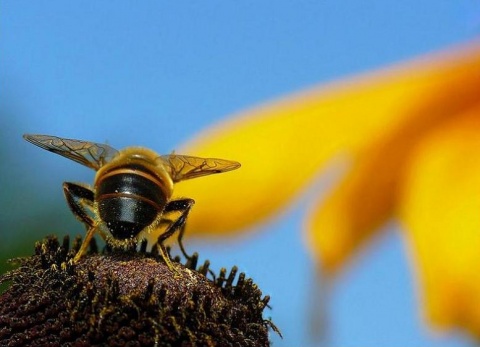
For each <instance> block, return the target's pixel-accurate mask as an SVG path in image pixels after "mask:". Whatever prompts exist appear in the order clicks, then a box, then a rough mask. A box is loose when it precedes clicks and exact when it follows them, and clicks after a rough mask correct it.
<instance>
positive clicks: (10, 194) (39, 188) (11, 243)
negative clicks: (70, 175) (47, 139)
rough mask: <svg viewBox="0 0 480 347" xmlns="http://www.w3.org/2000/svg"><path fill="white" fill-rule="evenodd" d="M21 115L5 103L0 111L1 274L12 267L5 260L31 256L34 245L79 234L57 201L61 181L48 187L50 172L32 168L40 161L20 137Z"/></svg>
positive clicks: (62, 206) (19, 110)
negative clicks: (46, 179) (54, 235)
mask: <svg viewBox="0 0 480 347" xmlns="http://www.w3.org/2000/svg"><path fill="white" fill-rule="evenodd" d="M14 109H16V110H17V112H14V111H13V110H14ZM21 115H22V114H21V107H16V108H15V107H10V108H9V107H7V106H6V105H5V103H4V104H3V105H2V108H1V109H0V163H1V169H0V182H1V193H0V223H1V224H0V225H1V229H0V236H1V242H0V273H1V274H3V273H5V272H6V271H8V270H9V269H11V268H12V265H11V264H9V262H8V260H9V259H12V258H17V257H25V256H28V255H31V254H33V252H34V247H35V242H36V241H39V240H41V239H43V238H44V237H45V236H47V235H51V234H56V235H57V236H58V237H60V238H61V237H63V236H64V235H66V234H69V235H75V234H79V233H81V232H82V231H83V227H82V226H81V225H79V223H77V222H76V220H75V219H74V217H73V216H72V215H71V214H70V213H69V210H68V207H67V205H66V204H65V203H64V201H63V199H62V198H61V194H62V193H61V191H62V187H61V181H59V182H56V180H55V183H54V185H53V186H52V182H45V177H48V175H49V172H48V169H47V170H46V171H45V167H43V166H42V167H36V165H37V166H38V164H37V163H41V159H42V158H41V157H40V156H39V157H34V153H35V150H34V149H33V148H30V147H31V145H29V144H28V143H26V142H25V141H24V140H23V139H22V134H23V133H24V132H25V130H26V128H27V125H24V124H22V118H23V117H22V116H21ZM37 153H38V152H37ZM36 169H38V170H36ZM57 169H58V168H55V167H54V168H51V170H57ZM50 192H51V193H52V194H50ZM52 196H54V198H52Z"/></svg>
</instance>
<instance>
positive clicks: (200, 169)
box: [160, 154, 240, 182]
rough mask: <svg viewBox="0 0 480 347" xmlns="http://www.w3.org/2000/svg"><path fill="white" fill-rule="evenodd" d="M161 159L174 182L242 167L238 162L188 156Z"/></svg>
mask: <svg viewBox="0 0 480 347" xmlns="http://www.w3.org/2000/svg"><path fill="white" fill-rule="evenodd" d="M160 159H161V161H162V163H163V164H164V165H165V167H166V169H167V171H169V174H170V176H171V177H172V180H173V182H179V181H183V180H187V179H190V178H195V177H200V176H207V175H211V174H216V173H220V172H225V171H230V170H235V169H238V168H239V167H240V163H237V162H236V161H231V160H225V159H216V158H199V157H192V156H188V155H178V154H170V155H162V156H160Z"/></svg>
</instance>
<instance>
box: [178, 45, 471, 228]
mask: <svg viewBox="0 0 480 347" xmlns="http://www.w3.org/2000/svg"><path fill="white" fill-rule="evenodd" d="M479 56H480V48H479V47H476V48H475V49H473V50H472V49H470V50H469V49H463V50H461V51H460V53H458V54H457V55H454V56H452V57H450V56H445V55H444V54H440V55H439V57H440V62H438V61H437V60H439V57H438V56H433V57H430V58H429V59H423V60H421V61H417V62H414V63H410V64H406V65H405V66H400V67H398V68H396V69H392V70H389V71H384V72H380V73H376V74H372V75H367V76H363V77H359V78H356V79H352V80H347V81H344V82H341V83H336V84H332V85H329V86H325V87H323V88H317V89H314V90H311V91H307V92H304V93H301V94H299V95H295V96H292V97H289V98H286V99H284V100H282V101H279V102H274V103H271V104H268V105H266V106H264V107H259V108H257V109H254V110H251V111H247V112H246V113H244V114H242V115H239V116H237V117H234V118H232V119H230V120H227V121H226V122H224V123H223V124H220V125H218V126H216V127H214V128H212V129H210V130H208V131H206V132H204V133H203V134H201V135H200V136H199V138H198V139H197V140H196V141H194V142H192V143H190V144H188V145H187V146H186V148H184V149H183V150H182V153H185V154H191V155H197V156H206V157H220V158H225V159H232V160H237V161H239V162H241V163H242V168H240V169H239V170H237V171H235V172H231V173H225V174H221V175H219V176H211V177H207V178H201V179H198V180H191V181H186V182H182V183H181V184H179V185H178V186H177V187H176V195H180V196H190V197H192V198H194V199H195V200H196V205H195V207H194V209H193V210H192V213H191V215H190V217H189V223H188V227H189V229H190V231H189V233H200V232H203V233H213V234H226V233H227V232H231V231H233V230H237V229H239V228H243V227H247V226H251V225H253V224H255V223H258V222H260V221H262V220H264V219H266V218H268V217H270V216H272V215H273V214H275V213H277V212H278V211H279V209H281V208H283V207H285V206H286V205H288V204H289V203H291V201H292V199H293V198H295V196H297V194H298V193H299V192H300V191H301V190H302V189H304V188H305V187H306V186H307V185H308V183H310V182H311V180H312V178H313V177H314V176H315V175H316V174H317V173H318V171H319V169H321V168H322V167H323V166H324V165H325V163H326V162H327V160H329V159H331V158H332V157H333V156H335V155H336V154H338V153H340V152H341V153H343V154H352V153H356V152H357V151H358V150H359V149H361V148H364V147H368V145H369V144H371V143H372V142H379V141H381V140H382V139H383V138H384V137H385V136H386V135H388V134H389V133H391V132H395V131H396V130H397V129H398V128H399V127H402V125H403V124H404V123H405V122H409V121H412V119H411V117H417V116H418V114H416V113H412V112H409V111H410V109H411V107H412V104H413V105H416V104H419V103H421V101H422V100H424V99H425V98H430V97H431V94H432V93H434V92H438V90H439V89H440V90H441V89H442V88H443V89H445V90H447V89H448V88H460V89H462V88H463V81H464V80H466V79H468V77H469V76H470V75H471V70H472V68H476V69H477V70H480V67H479V65H480V62H479ZM450 86H451V87H450ZM467 87H468V88H471V86H470V85H467ZM468 88H467V89H468ZM467 92H468V93H467V97H468V98H471V91H467ZM420 122H423V121H422V120H421V121H420ZM179 153H180V150H179Z"/></svg>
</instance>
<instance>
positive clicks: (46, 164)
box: [0, 0, 480, 347]
mask: <svg viewBox="0 0 480 347" xmlns="http://www.w3.org/2000/svg"><path fill="white" fill-rule="evenodd" d="M1 6H2V7H1V10H0V32H1V40H0V51H1V52H2V53H1V55H0V78H1V81H2V87H1V92H0V97H1V103H0V125H1V127H0V160H1V161H0V163H1V165H2V168H1V170H0V182H1V183H2V190H1V194H0V222H1V225H2V228H1V231H0V232H1V237H2V242H0V264H1V265H0V269H1V272H4V271H6V268H7V267H6V265H5V264H6V260H7V259H9V258H12V257H17V256H25V255H29V254H31V253H32V251H33V244H34V241H35V240H39V239H41V238H43V237H44V236H46V235H48V234H52V233H55V234H57V235H64V234H70V235H76V234H82V233H83V232H84V229H83V226H82V225H81V224H80V223H78V222H77V221H76V220H75V219H74V217H73V216H72V214H71V213H70V211H69V209H68V207H67V205H66V203H65V201H64V198H63V194H62V188H61V184H62V182H63V181H66V180H68V181H74V182H75V181H79V182H89V183H90V182H92V180H93V176H94V172H93V171H90V170H89V169H87V168H85V167H82V166H81V165H78V164H77V163H74V162H72V161H69V160H67V159H65V158H61V157H59V156H56V155H53V154H51V153H48V152H46V151H42V150H41V149H39V148H36V147H34V146H32V145H30V144H28V143H27V142H25V141H24V140H23V139H22V134H23V133H39V134H51V135H57V136H61V137H66V138H76V139H82V140H91V141H95V142H108V143H109V144H110V145H112V146H113V147H115V148H122V147H125V146H130V145H141V146H146V147H149V148H152V149H154V150H156V151H157V152H159V153H164V154H166V153H170V152H171V151H172V150H174V149H176V148H178V147H179V146H180V145H181V144H182V143H184V142H185V141H187V140H188V139H190V138H191V137H192V136H194V135H195V134H196V133H197V132H198V131H199V130H201V129H203V128H205V127H207V126H209V125H211V124H213V123H215V122H216V121H218V120H220V119H222V118H224V117H226V116H227V115H229V114H232V113H236V112H238V111H240V110H243V109H245V108H247V107H252V106H254V105H257V104H260V103H263V102H265V101H268V100H271V99H274V98H277V97H281V96H283V95H285V94H288V93H291V92H296V91H299V90H301V89H304V88H307V87H311V86H313V85H317V84H320V83H323V82H327V81H331V80H334V79H337V78H340V77H345V76H349V75H352V74H356V73H360V72H365V71H369V70H373V69H376V68H379V67H384V66H388V65H389V64H393V63H395V62H399V61H402V60H405V59H408V58H412V57H414V56H417V55H420V54H423V53H427V52H431V51H434V50H438V49H441V48H445V47H448V46H449V45H452V44H455V43H458V42H462V41H465V40H468V39H471V38H473V37H476V36H478V34H479V32H480V3H479V2H478V1H473V0H468V1H467V0H459V1H438V0H437V1H433V0H429V1H423V2H421V3H420V2H418V1H413V0H406V1H401V2H400V1H369V2H359V1H343V2H341V4H339V3H338V2H335V1H295V2H293V1H283V0H277V1H275V2H266V1H265V2H260V1H238V2H233V1H197V2H193V1H169V2H166V1H163V2H162V1H143V2H133V1H116V2H109V1H90V2H86V1H83V2H63V1H35V2H33V1H32V2H27V1H5V2H3V3H2V5H1ZM190 154H194V153H190ZM232 159H234V158H232ZM254 193H255V192H254V187H252V194H254ZM308 198H309V197H305V198H304V199H302V200H300V202H299V204H297V205H295V207H293V208H291V209H290V210H289V211H288V212H287V213H286V214H284V215H282V216H279V218H278V219H276V220H275V221H273V222H271V223H269V224H267V225H264V226H262V227H261V228H259V229H258V230H255V232H250V233H249V234H248V235H246V236H240V237H239V238H237V239H225V240H206V239H202V240H198V239H197V240H195V239H189V240H187V243H186V246H187V249H189V250H192V251H193V250H197V251H198V252H199V253H200V255H201V257H203V258H209V259H210V260H211V262H212V267H213V269H216V270H218V269H219V268H220V267H222V266H227V267H228V266H233V265H237V266H239V268H240V270H241V271H245V272H246V273H247V274H248V276H250V277H253V279H254V280H255V281H256V282H257V283H258V284H259V286H260V288H261V289H262V290H263V292H264V293H265V294H268V295H270V296H271V297H272V299H271V302H270V303H271V306H272V309H271V310H270V311H268V312H267V313H266V316H271V317H272V318H273V321H274V322H275V324H276V325H277V326H278V327H279V328H280V329H281V331H282V333H283V335H284V339H283V340H282V339H280V338H279V337H278V336H276V335H275V334H272V341H273V345H274V346H315V345H319V344H320V343H321V341H319V340H318V339H317V340H315V339H314V338H313V337H312V334H311V330H312V325H313V329H319V326H320V325H321V326H322V328H323V329H324V330H322V334H323V335H322V336H323V337H322V339H323V340H322V343H324V344H326V345H328V346H385V345H388V346H390V347H394V346H459V347H460V346H470V345H472V344H473V343H472V341H470V340H468V338H466V337H464V336H461V335H455V334H453V335H438V334H433V333H432V332H431V331H429V330H427V329H426V327H425V326H424V325H423V323H422V321H421V318H420V315H419V310H418V307H419V302H418V298H417V297H416V295H415V283H413V280H412V274H411V273H410V271H409V269H408V263H407V260H406V257H405V253H404V250H403V245H402V243H401V239H400V236H399V235H398V233H397V230H396V229H397V228H396V226H395V225H394V224H391V225H390V226H389V227H388V229H389V230H388V232H387V233H384V236H383V237H382V238H381V239H380V240H377V242H376V243H375V244H374V246H371V247H370V249H369V250H368V252H364V254H363V256H362V257H360V258H359V259H358V261H356V262H355V264H354V265H353V267H350V269H349V270H348V272H347V273H346V274H345V275H344V276H342V277H341V278H340V280H339V281H338V282H337V283H335V285H334V288H331V289H333V290H332V291H331V293H329V294H330V295H329V296H328V298H325V296H324V295H322V293H323V292H324V290H325V288H322V286H321V284H318V283H317V282H316V278H315V276H314V271H313V270H314V269H313V263H312V262H311V259H310V258H309V255H308V254H307V253H306V250H305V248H304V245H303V244H302V238H301V236H300V234H299V231H300V229H301V228H300V226H301V223H302V216H303V214H304V210H305V206H306V201H307V200H308ZM322 298H323V299H324V300H325V299H326V301H325V302H323V303H322V302H319V301H320V300H322ZM312 307H315V308H319V309H320V311H317V314H316V315H312ZM318 313H320V317H321V318H322V322H319V321H318ZM320 323H321V324H320Z"/></svg>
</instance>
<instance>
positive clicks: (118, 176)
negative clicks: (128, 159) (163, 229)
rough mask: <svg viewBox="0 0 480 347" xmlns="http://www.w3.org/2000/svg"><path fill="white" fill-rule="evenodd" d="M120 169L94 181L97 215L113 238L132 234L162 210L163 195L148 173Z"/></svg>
mask: <svg viewBox="0 0 480 347" xmlns="http://www.w3.org/2000/svg"><path fill="white" fill-rule="evenodd" d="M125 171H127V170H119V172H118V173H112V174H110V175H108V176H107V177H105V178H103V179H102V180H101V181H100V182H99V183H98V185H97V191H96V200H97V202H98V210H99V214H100V218H101V219H102V221H103V222H105V224H106V225H107V227H108V229H109V230H110V233H111V234H112V236H113V237H115V238H116V239H127V238H131V237H135V236H136V235H137V234H138V233H139V232H140V231H142V230H143V229H144V228H145V227H146V226H148V225H150V224H152V222H153V221H154V220H155V218H156V217H157V215H158V214H159V213H161V212H162V210H163V208H164V206H165V203H166V198H165V194H164V193H163V191H162V189H161V188H160V186H159V184H158V183H157V182H155V180H154V179H152V178H150V177H149V175H145V174H140V173H136V172H133V171H132V172H125Z"/></svg>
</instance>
